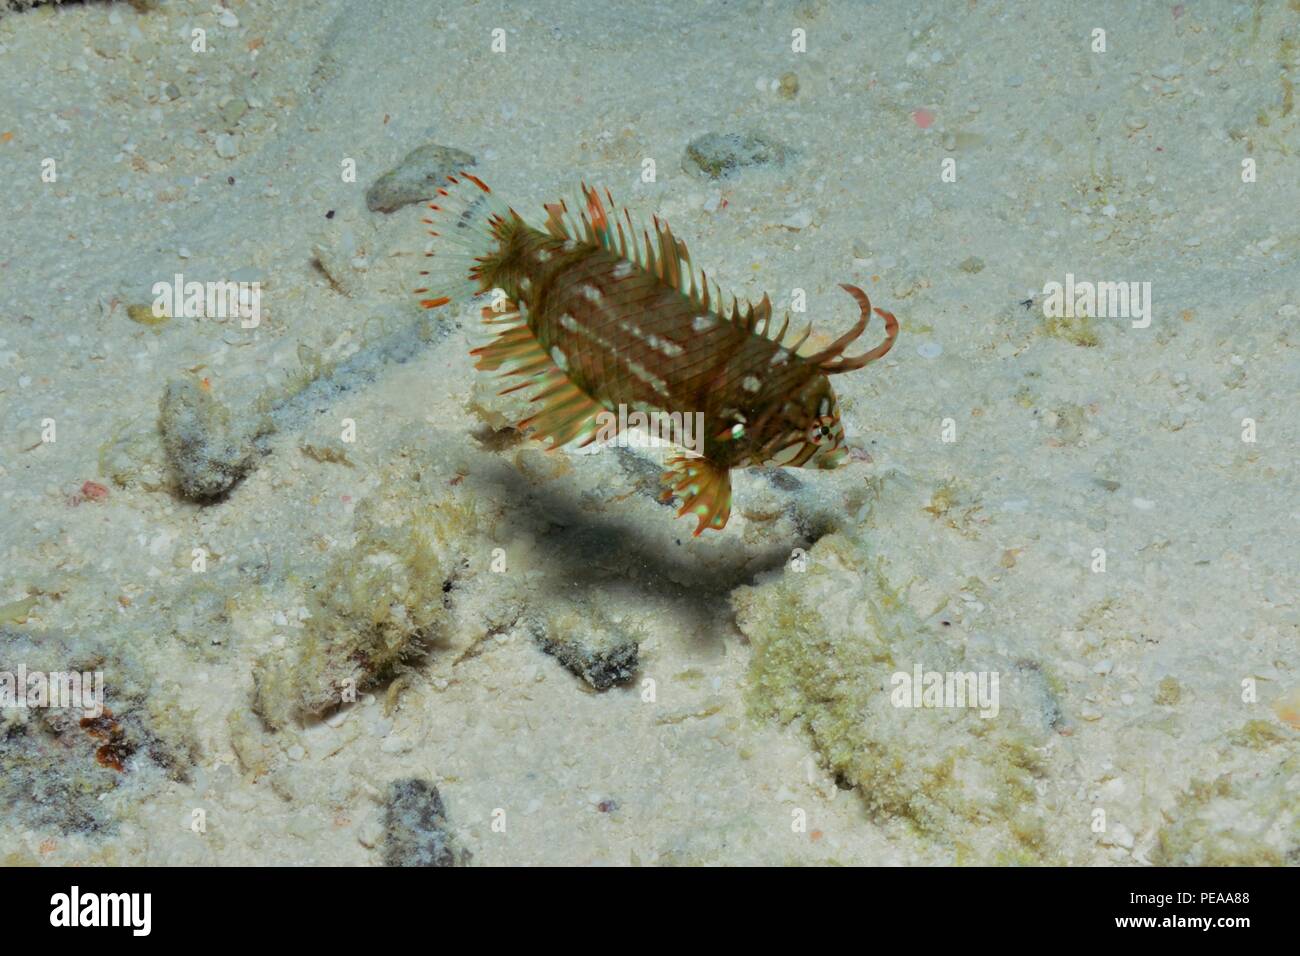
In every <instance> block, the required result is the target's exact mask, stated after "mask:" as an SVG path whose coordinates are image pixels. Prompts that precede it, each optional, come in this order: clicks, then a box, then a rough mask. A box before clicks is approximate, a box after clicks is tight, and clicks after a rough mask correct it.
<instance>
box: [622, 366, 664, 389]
mask: <svg viewBox="0 0 1300 956" xmlns="http://www.w3.org/2000/svg"><path fill="white" fill-rule="evenodd" d="M627 369H628V371H629V372H631V373H632V374H633V375H635V376H636V377H637V378H639V379H640V380H641V381H643V382H645V383H646V384H647V385H649V386H650V387H651V388H653V389H654V390H655V391H656V392H658V393H659V394H660V395H667V394H668V383H667V382H665V381H664V380H663V379H662V378H660V377H659V376H658V375H655V374H654V373H653V372H651V371H650V370H649V369H648V368H646V367H645V366H644V365H642V364H641V363H640V362H633V361H632V360H630V359H629V360H628V363H627Z"/></svg>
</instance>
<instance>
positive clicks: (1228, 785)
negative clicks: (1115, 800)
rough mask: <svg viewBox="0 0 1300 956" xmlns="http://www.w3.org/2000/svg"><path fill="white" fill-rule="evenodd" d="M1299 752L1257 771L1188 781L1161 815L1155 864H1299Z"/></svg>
mask: <svg viewBox="0 0 1300 956" xmlns="http://www.w3.org/2000/svg"><path fill="white" fill-rule="evenodd" d="M1297 781H1300V757H1296V756H1290V757H1287V758H1285V759H1282V760H1280V761H1277V762H1276V763H1273V764H1271V765H1266V766H1265V767H1264V768H1263V769H1262V770H1261V771H1260V772H1258V774H1250V775H1247V774H1231V773H1225V774H1221V775H1220V776H1218V777H1217V778H1215V779H1214V780H1213V781H1210V782H1204V781H1193V782H1192V784H1191V786H1189V787H1188V789H1187V790H1186V791H1185V792H1184V793H1183V795H1182V796H1181V797H1180V798H1179V800H1178V805H1177V807H1175V808H1174V810H1173V811H1172V812H1170V813H1167V814H1166V818H1167V819H1168V821H1169V822H1168V823H1166V825H1165V826H1164V827H1162V828H1161V829H1160V832H1159V834H1157V838H1156V846H1155V848H1154V850H1153V852H1152V854H1151V861H1152V862H1153V863H1155V864H1156V865H1157V866H1295V865H1296V864H1298V863H1300V799H1298V796H1300V795H1298V794H1297Z"/></svg>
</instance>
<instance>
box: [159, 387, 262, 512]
mask: <svg viewBox="0 0 1300 956" xmlns="http://www.w3.org/2000/svg"><path fill="white" fill-rule="evenodd" d="M158 430H159V432H160V433H161V434H162V441H163V451H164V453H165V454H166V457H167V466H168V471H169V473H170V475H171V478H172V480H173V481H174V482H175V484H176V488H177V490H178V491H179V492H180V493H181V494H182V495H184V496H185V497H186V498H189V499H191V500H193V501H212V500H215V499H217V498H220V497H221V496H223V495H225V494H226V493H227V492H228V491H230V489H231V488H233V487H234V486H235V485H236V484H237V483H238V482H239V481H240V480H241V479H243V477H244V476H245V475H247V474H248V473H249V472H250V471H251V470H252V469H253V464H254V455H255V453H256V447H255V445H254V440H255V439H256V438H257V437H258V429H257V427H255V426H254V425H252V424H251V423H240V422H236V420H235V419H234V416H233V415H232V414H231V411H230V409H228V408H226V406H225V405H223V404H222V403H221V402H220V401H219V400H218V399H217V398H216V397H215V396H214V395H213V394H212V392H211V390H210V389H209V388H207V387H205V386H203V385H201V384H200V383H198V382H195V381H194V380H193V379H178V380H173V381H171V382H168V383H167V387H166V388H165V389H164V390H163V396H162V401H161V403H160V405H159V411H158Z"/></svg>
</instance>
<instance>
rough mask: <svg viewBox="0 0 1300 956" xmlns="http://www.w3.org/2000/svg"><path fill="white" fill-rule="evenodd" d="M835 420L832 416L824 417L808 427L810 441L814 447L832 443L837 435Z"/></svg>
mask: <svg viewBox="0 0 1300 956" xmlns="http://www.w3.org/2000/svg"><path fill="white" fill-rule="evenodd" d="M834 429H835V419H834V418H833V417H832V416H830V415H822V416H821V417H820V418H817V419H815V420H814V421H813V423H812V424H811V425H809V426H808V441H810V442H812V443H813V444H814V445H821V444H823V443H825V442H827V441H830V440H831V438H832V437H833V436H834V434H835V431H834Z"/></svg>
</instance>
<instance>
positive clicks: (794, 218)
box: [781, 209, 813, 232]
mask: <svg viewBox="0 0 1300 956" xmlns="http://www.w3.org/2000/svg"><path fill="white" fill-rule="evenodd" d="M812 221H813V215H812V210H810V209H798V210H796V211H795V212H793V213H791V214H790V215H788V216H786V217H785V221H784V222H782V223H781V225H783V226H785V228H787V229H790V230H793V231H794V232H798V231H800V230H801V229H807V228H808V227H809V226H811V225H812Z"/></svg>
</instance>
